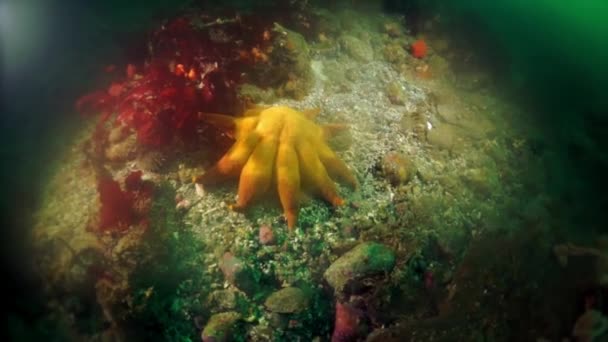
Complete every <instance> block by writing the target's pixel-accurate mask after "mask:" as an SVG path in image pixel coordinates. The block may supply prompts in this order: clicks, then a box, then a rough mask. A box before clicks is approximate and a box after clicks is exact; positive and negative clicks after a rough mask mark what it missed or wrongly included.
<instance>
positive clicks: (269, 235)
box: [258, 224, 276, 245]
mask: <svg viewBox="0 0 608 342" xmlns="http://www.w3.org/2000/svg"><path fill="white" fill-rule="evenodd" d="M258 235H259V236H258V238H259V239H260V243H261V244H262V245H273V244H274V243H275V242H276V241H275V236H274V231H273V230H272V227H271V226H270V225H267V224H263V225H261V226H260V231H259V234H258Z"/></svg>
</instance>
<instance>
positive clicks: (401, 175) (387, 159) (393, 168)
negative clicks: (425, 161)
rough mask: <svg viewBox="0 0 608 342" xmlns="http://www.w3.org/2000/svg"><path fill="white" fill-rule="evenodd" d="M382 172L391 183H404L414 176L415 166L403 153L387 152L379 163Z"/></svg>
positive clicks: (396, 184) (395, 184)
mask: <svg viewBox="0 0 608 342" xmlns="http://www.w3.org/2000/svg"><path fill="white" fill-rule="evenodd" d="M380 168H381V169H382V174H383V175H384V177H386V179H387V180H388V181H389V182H390V183H391V184H392V185H393V186H398V185H405V184H407V183H408V182H409V181H410V180H412V179H413V178H414V175H415V174H416V166H415V165H414V163H413V162H412V161H411V160H410V159H409V158H407V157H406V156H405V155H403V154H401V153H398V152H389V153H387V154H385V155H384V158H382V161H381V163H380Z"/></svg>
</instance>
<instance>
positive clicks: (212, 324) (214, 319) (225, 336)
mask: <svg viewBox="0 0 608 342" xmlns="http://www.w3.org/2000/svg"><path fill="white" fill-rule="evenodd" d="M240 318H241V315H240V314H239V313H238V312H234V311H230V312H222V313H218V314H215V315H213V316H211V318H209V321H208V322H207V325H205V328H204V329H203V332H202V333H201V338H202V339H203V342H225V341H231V340H232V332H233V330H234V326H235V324H236V323H237V321H238V320H239V319H240Z"/></svg>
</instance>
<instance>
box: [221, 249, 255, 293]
mask: <svg viewBox="0 0 608 342" xmlns="http://www.w3.org/2000/svg"><path fill="white" fill-rule="evenodd" d="M219 266H220V269H221V270H222V273H223V274H224V278H225V279H226V281H228V282H229V283H230V284H232V285H234V286H236V287H237V288H238V289H240V290H243V291H245V293H247V294H251V293H255V291H256V290H257V288H258V286H257V282H256V281H255V279H254V278H253V275H252V274H251V270H250V268H249V267H247V265H245V263H244V262H243V261H242V260H241V259H239V258H237V257H236V256H234V255H233V254H232V253H230V252H226V253H224V256H223V257H222V259H221V260H220V263H219Z"/></svg>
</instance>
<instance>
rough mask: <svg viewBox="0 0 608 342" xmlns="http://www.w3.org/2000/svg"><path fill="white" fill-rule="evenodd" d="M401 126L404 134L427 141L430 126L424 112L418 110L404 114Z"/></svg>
mask: <svg viewBox="0 0 608 342" xmlns="http://www.w3.org/2000/svg"><path fill="white" fill-rule="evenodd" d="M400 126H401V130H402V131H403V132H404V133H407V134H410V133H411V134H413V135H414V136H415V137H416V138H417V139H418V140H419V141H426V140H427V132H428V130H429V124H428V119H427V117H426V115H425V114H424V112H422V111H419V110H417V111H413V112H409V113H404V114H403V116H402V117H401V122H400Z"/></svg>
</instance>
